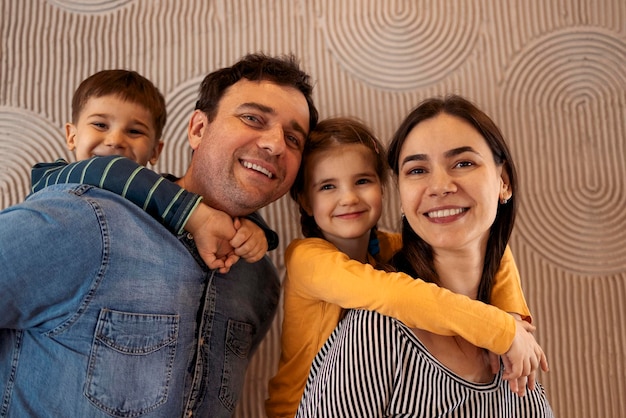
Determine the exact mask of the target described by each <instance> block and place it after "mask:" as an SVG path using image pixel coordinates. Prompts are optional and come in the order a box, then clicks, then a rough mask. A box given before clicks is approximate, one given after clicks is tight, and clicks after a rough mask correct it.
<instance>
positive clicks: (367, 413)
mask: <svg viewBox="0 0 626 418" xmlns="http://www.w3.org/2000/svg"><path fill="white" fill-rule="evenodd" d="M296 416H297V417H359V418H361V417H363V418H364V417H503V418H504V417H553V416H554V415H553V412H552V410H551V408H550V405H549V404H548V400H547V399H546V396H545V391H544V389H543V387H542V386H541V385H539V384H537V385H536V387H535V390H533V391H532V392H531V391H527V393H526V396H524V397H522V398H520V397H518V396H517V395H515V394H514V393H513V392H511V390H510V389H509V385H508V383H507V382H506V381H505V380H503V379H502V370H501V371H500V373H499V374H498V375H497V376H496V377H495V378H494V380H493V381H492V382H491V383H472V382H469V381H467V380H465V379H463V378H461V377H459V376H457V375H456V374H454V373H453V372H451V371H450V370H449V369H448V368H446V367H445V366H444V365H443V364H441V363H440V362H439V361H438V360H437V359H436V358H435V357H433V356H432V355H431V354H430V353H429V352H428V351H427V350H426V348H425V347H424V345H422V343H421V342H420V341H419V340H418V339H417V337H416V336H415V334H413V332H411V330H410V329H409V328H407V327H406V326H405V325H404V324H402V323H401V322H400V321H398V320H396V319H394V318H390V317H387V316H384V315H381V314H378V313H376V312H370V311H363V310H353V311H350V312H349V313H348V314H347V315H346V317H345V318H344V320H343V321H342V322H341V323H340V324H339V325H338V326H337V328H336V329H335V331H334V332H333V334H332V335H331V336H330V338H329V339H328V341H327V342H326V344H325V345H324V346H323V347H322V349H321V350H320V352H319V353H318V355H317V357H316V358H315V360H314V362H313V365H312V367H311V373H310V375H309V379H308V381H307V385H306V389H305V391H304V395H303V398H302V400H301V403H300V408H299V409H298V413H297V415H296Z"/></svg>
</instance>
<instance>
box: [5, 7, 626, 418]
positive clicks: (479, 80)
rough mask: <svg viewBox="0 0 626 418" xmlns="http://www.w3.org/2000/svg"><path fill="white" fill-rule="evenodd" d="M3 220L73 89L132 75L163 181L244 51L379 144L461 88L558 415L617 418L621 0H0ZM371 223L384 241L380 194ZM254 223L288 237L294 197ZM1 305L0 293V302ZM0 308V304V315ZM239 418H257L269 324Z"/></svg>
mask: <svg viewBox="0 0 626 418" xmlns="http://www.w3.org/2000/svg"><path fill="white" fill-rule="evenodd" d="M0 16H1V17H0V19H1V20H0V54H1V56H0V208H4V207H7V206H9V205H12V204H15V203H18V202H20V201H21V200H22V199H23V198H24V197H25V195H26V193H27V190H28V184H29V168H30V166H31V165H32V164H33V163H35V162H37V161H47V160H54V159H56V158H57V157H66V158H70V155H69V154H68V152H67V151H66V150H65V149H64V145H63V133H62V132H63V131H62V127H63V124H64V122H65V121H66V120H67V119H68V118H69V116H70V109H69V106H70V99H71V94H72V92H73V90H74V88H75V87H76V86H77V85H78V83H79V82H80V81H81V80H82V79H83V78H85V77H86V76H88V75H89V74H91V73H93V72H95V71H97V70H100V69H104V68H115V67H122V68H128V69H134V70H137V71H139V72H140V73H142V74H144V75H145V76H147V77H149V78H150V79H152V80H153V81H154V82H155V83H156V84H157V85H158V86H159V88H160V89H161V90H162V91H163V92H164V94H165V96H166V99H167V104H168V111H169V114H170V118H169V122H168V126H167V127H166V131H165V139H166V144H167V145H166V147H165V153H164V157H163V158H162V160H161V161H160V162H159V164H158V166H157V167H156V169H157V170H159V171H168V172H172V173H174V174H182V172H183V170H184V167H185V166H186V165H187V163H188V161H189V152H188V149H187V145H186V142H185V134H184V129H185V126H186V120H187V116H188V114H189V112H190V111H191V110H192V107H193V104H194V101H195V94H196V91H197V87H198V85H199V82H200V80H201V78H202V77H203V76H204V75H205V74H206V73H207V72H209V71H211V70H213V69H216V68H218V67H221V66H224V65H228V64H231V63H232V62H234V61H235V60H236V59H238V58H239V57H240V56H242V55H244V54H245V53H247V52H251V51H259V50H261V51H265V52H268V53H271V54H279V53H285V52H294V53H295V54H297V55H298V56H299V57H300V59H301V61H302V64H303V66H304V67H305V68H306V69H307V70H308V71H309V72H310V73H311V74H312V75H313V77H314V79H315V80H316V91H315V98H316V101H317V104H318V106H319V108H320V110H321V115H322V116H324V117H326V116H334V115H352V116H358V117H360V118H361V119H363V120H364V121H366V122H367V123H369V124H370V125H371V126H372V127H373V128H374V130H375V131H376V132H377V133H378V134H379V135H380V136H381V138H383V139H385V140H387V139H388V138H389V136H390V135H391V133H392V132H393V130H394V127H395V126H396V125H397V124H398V122H399V121H400V120H401V119H402V117H403V116H404V115H405V114H406V113H407V111H408V110H409V109H410V108H411V107H413V106H414V105H415V104H417V102H418V101H419V100H420V99H422V98H424V97H426V96H430V95H433V94H444V93H450V92H455V93H460V94H463V95H466V96H468V97H470V98H471V99H473V100H474V101H476V102H478V103H479V104H480V105H481V106H482V107H483V108H484V109H486V110H487V111H488V113H490V114H491V115H492V116H493V117H494V119H495V120H496V121H497V122H498V124H499V125H500V126H501V128H502V129H503V131H504V132H505V134H506V135H507V136H508V138H509V142H510V143H511V145H512V148H513V152H514V154H515V156H516V158H517V161H518V162H519V169H520V172H521V178H522V181H523V185H522V186H523V190H522V191H520V194H521V197H522V206H521V215H520V218H519V223H518V227H517V230H516V232H515V234H514V238H513V242H512V247H513V250H514V252H515V256H516V259H517V262H518V265H519V268H520V271H521V273H522V276H523V277H522V279H523V285H524V288H525V291H526V294H527V299H528V302H529V304H530V307H531V309H532V311H533V313H534V316H535V319H536V323H537V325H538V327H539V330H538V333H537V337H538V339H539V340H540V342H541V343H542V344H543V346H544V348H545V350H546V352H547V354H548V356H549V360H550V363H551V368H552V371H551V372H550V373H548V374H544V375H542V381H543V383H544V384H545V386H546V388H547V391H548V395H549V399H550V401H551V403H552V406H553V408H554V410H555V412H556V414H557V416H560V417H580V418H582V417H615V418H617V417H620V416H624V414H626V396H625V394H626V383H625V379H624V374H625V371H626V354H625V348H624V347H625V346H626V326H625V325H624V323H625V321H624V319H625V318H626V307H624V304H625V303H626V210H624V209H625V208H626V194H625V193H624V192H625V190H624V183H625V178H626V175H625V174H626V173H625V171H626V164H625V159H626V150H625V148H626V145H625V143H626V122H625V121H626V2H624V0H597V1H591V0H588V1H584V0H548V1H546V0H503V1H487V0H471V1H470V0H467V1H456V0H430V1H415V0H414V1H409V0H392V1H382V0H379V1H375V0H369V1H368V0H361V1H359V0H342V1H336V0H307V1H295V0H274V1H262V0H212V1H211V0H182V1H179V0H114V1H100V0H88V1H76V0H49V1H44V0H1V1H0ZM386 211H387V212H386V214H385V217H384V219H383V220H382V222H381V224H382V226H383V227H386V228H389V229H395V227H396V225H397V223H398V213H399V209H398V204H397V200H396V199H394V198H393V196H390V199H389V200H388V202H387V206H386ZM263 212H264V215H265V216H266V217H267V219H268V221H269V222H270V224H272V225H274V226H275V227H276V228H277V229H278V230H279V232H280V235H281V239H282V244H281V246H280V247H279V249H278V250H276V251H274V252H273V254H272V257H273V260H274V261H275V263H276V264H277V266H278V267H279V269H281V271H282V270H283V260H282V257H283V253H284V248H285V244H287V243H288V242H289V241H290V240H291V239H292V238H294V237H295V236H296V235H297V233H298V226H297V220H296V215H295V211H294V208H293V205H292V204H291V202H289V201H288V200H287V199H282V200H280V201H279V202H277V203H275V204H273V205H272V206H270V207H268V208H266V209H265V210H264V211H263ZM0 297H1V296H0ZM0 303H1V302H0ZM280 319H281V317H280V315H279V317H278V318H277V320H276V322H275V324H274V327H273V329H272V331H271V332H270V334H269V335H268V336H267V338H266V340H265V341H264V343H263V345H262V346H261V348H260V350H259V352H258V353H257V355H256V356H255V359H254V361H253V363H252V365H251V368H250V370H249V375H248V376H249V378H248V382H247V386H246V390H245V395H244V399H243V400H242V402H241V404H240V406H239V408H238V412H237V415H238V416H240V417H257V416H262V403H263V399H264V397H265V391H266V389H265V385H266V382H267V380H268V379H269V377H270V375H271V374H272V373H273V372H274V369H275V367H276V364H277V356H278V350H279V342H278V339H279V332H280V331H279V330H280V326H279V323H280V322H279V321H280Z"/></svg>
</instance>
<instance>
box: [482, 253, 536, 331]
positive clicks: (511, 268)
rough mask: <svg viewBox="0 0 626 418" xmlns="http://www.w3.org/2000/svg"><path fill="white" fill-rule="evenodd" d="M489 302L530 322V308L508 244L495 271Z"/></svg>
mask: <svg viewBox="0 0 626 418" xmlns="http://www.w3.org/2000/svg"><path fill="white" fill-rule="evenodd" d="M491 304H492V305H494V306H497V307H498V308H500V309H502V310H503V311H506V312H509V313H514V314H518V315H520V316H521V318H522V319H523V320H524V321H527V322H528V323H531V322H532V317H531V316H530V310H529V309H528V305H527V304H526V299H525V298H524V292H523V291H522V284H521V281H520V275H519V271H518V270H517V265H516V264H515V259H514V258H513V253H512V252H511V248H510V247H509V246H508V245H507V247H506V250H504V254H503V255H502V261H500V268H499V269H498V271H497V273H496V277H495V282H494V284H493V289H492V290H491Z"/></svg>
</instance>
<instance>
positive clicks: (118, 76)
mask: <svg viewBox="0 0 626 418" xmlns="http://www.w3.org/2000/svg"><path fill="white" fill-rule="evenodd" d="M108 95H115V96H117V97H119V98H120V99H122V100H124V101H128V102H132V103H136V104H138V105H140V106H143V107H144V108H146V110H148V111H149V112H150V114H151V115H152V118H153V122H154V128H155V133H156V139H157V140H158V139H161V136H162V135H163V127H164V126H165V122H166V119H167V112H166V110H165V99H164V98H163V95H162V94H161V92H160V91H159V89H157V88H156V86H155V85H154V84H153V83H152V82H151V81H150V80H148V79H147V78H145V77H144V76H142V75H141V74H139V73H138V72H136V71H128V70H103V71H99V72H97V73H95V74H92V75H91V76H89V77H87V78H86V79H85V80H83V81H82V83H80V85H79V86H78V88H77V89H76V91H75V92H74V96H73V97H72V123H77V122H78V118H79V117H80V113H81V112H82V111H83V108H84V107H85V105H86V104H87V101H89V99H91V98H93V97H96V98H97V97H102V96H108Z"/></svg>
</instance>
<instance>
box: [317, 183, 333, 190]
mask: <svg viewBox="0 0 626 418" xmlns="http://www.w3.org/2000/svg"><path fill="white" fill-rule="evenodd" d="M334 188H335V186H333V185H332V184H323V185H322V186H321V187H320V190H332V189H334Z"/></svg>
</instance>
